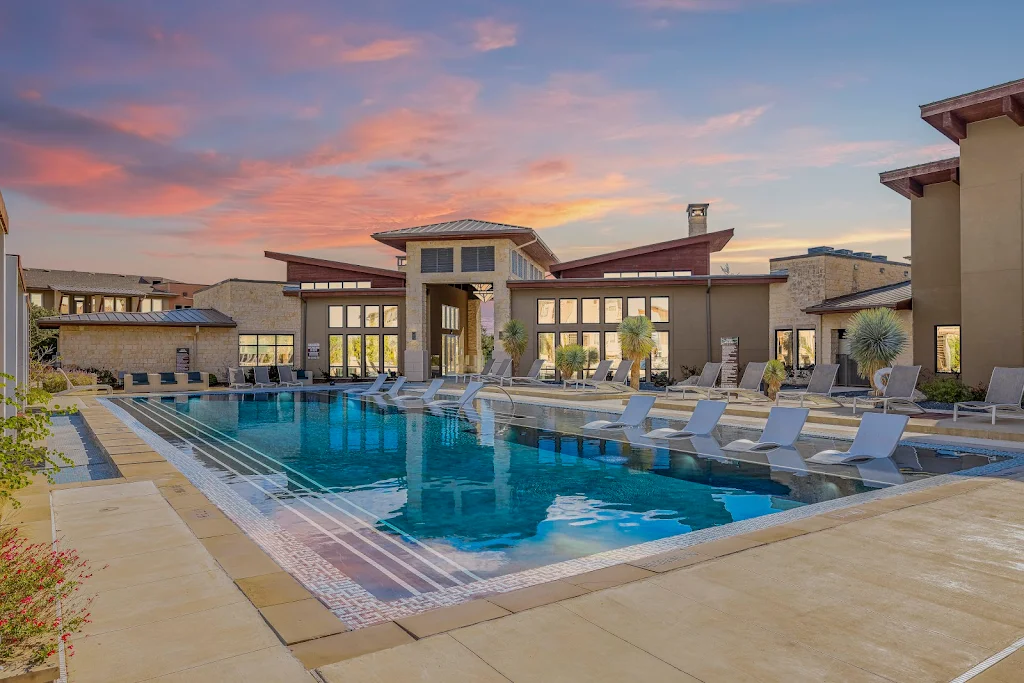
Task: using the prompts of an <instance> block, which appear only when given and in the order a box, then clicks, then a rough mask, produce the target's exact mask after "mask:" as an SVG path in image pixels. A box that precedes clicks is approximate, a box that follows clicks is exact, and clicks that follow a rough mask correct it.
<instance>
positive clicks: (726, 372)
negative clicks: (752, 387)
mask: <svg viewBox="0 0 1024 683" xmlns="http://www.w3.org/2000/svg"><path fill="white" fill-rule="evenodd" d="M739 349H740V338H739V337H722V388H723V389H735V388H736V387H737V386H738V382H739V374H740V363H739Z"/></svg>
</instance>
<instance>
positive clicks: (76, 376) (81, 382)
mask: <svg viewBox="0 0 1024 683" xmlns="http://www.w3.org/2000/svg"><path fill="white" fill-rule="evenodd" d="M64 372H65V373H66V374H67V376H68V379H70V380H71V385H72V386H76V387H88V386H92V385H93V384H96V375H94V374H92V373H91V372H86V371H85V370H65V371H64Z"/></svg>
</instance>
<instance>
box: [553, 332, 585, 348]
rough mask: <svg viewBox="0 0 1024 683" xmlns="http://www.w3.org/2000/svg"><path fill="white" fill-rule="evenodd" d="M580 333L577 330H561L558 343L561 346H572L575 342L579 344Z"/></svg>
mask: <svg viewBox="0 0 1024 683" xmlns="http://www.w3.org/2000/svg"><path fill="white" fill-rule="evenodd" d="M579 342H580V335H579V334H577V333H576V332H559V334H558V345H559V346H572V345H573V344H579Z"/></svg>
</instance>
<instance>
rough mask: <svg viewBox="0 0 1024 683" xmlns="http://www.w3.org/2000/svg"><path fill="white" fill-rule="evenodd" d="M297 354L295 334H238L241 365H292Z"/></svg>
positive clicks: (239, 362)
mask: <svg viewBox="0 0 1024 683" xmlns="http://www.w3.org/2000/svg"><path fill="white" fill-rule="evenodd" d="M294 354H295V335H291V334H240V335H238V364H239V366H241V367H254V366H257V365H258V366H271V365H291V364H292V357H293V356H294Z"/></svg>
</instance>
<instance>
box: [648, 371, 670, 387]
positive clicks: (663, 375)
mask: <svg viewBox="0 0 1024 683" xmlns="http://www.w3.org/2000/svg"><path fill="white" fill-rule="evenodd" d="M651 384H653V385H654V386H656V387H659V388H664V387H667V386H668V385H670V384H672V380H671V378H670V377H669V376H668V373H667V372H655V373H653V374H652V375H651Z"/></svg>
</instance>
